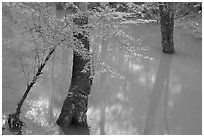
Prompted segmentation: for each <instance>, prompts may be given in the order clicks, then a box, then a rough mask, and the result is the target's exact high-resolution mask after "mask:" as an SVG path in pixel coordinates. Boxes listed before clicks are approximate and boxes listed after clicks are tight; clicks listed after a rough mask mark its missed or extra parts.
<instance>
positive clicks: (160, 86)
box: [143, 54, 173, 135]
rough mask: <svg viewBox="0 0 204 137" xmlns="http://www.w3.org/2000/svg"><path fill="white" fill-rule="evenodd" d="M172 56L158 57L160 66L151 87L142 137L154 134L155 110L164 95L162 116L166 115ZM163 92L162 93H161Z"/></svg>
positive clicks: (166, 128) (166, 123) (166, 126)
mask: <svg viewBox="0 0 204 137" xmlns="http://www.w3.org/2000/svg"><path fill="white" fill-rule="evenodd" d="M172 57H173V56H172V55H168V54H161V56H160V64H159V69H158V71H157V76H156V80H155V84H154V87H153V91H152V93H151V95H150V97H149V100H150V101H149V108H148V111H147V117H146V123H145V129H144V132H143V134H144V135H150V134H155V133H154V129H155V128H154V127H155V123H156V120H155V119H156V115H157V110H158V107H159V102H160V100H161V98H162V94H164V95H165V96H164V97H167V98H164V100H165V103H164V104H165V112H164V114H165V115H167V112H166V111H167V108H166V107H167V105H166V104H167V103H166V101H168V93H166V92H168V84H169V75H170V70H171V61H172ZM162 92H164V93H162ZM164 117H165V130H166V133H167V134H168V132H169V131H168V122H167V116H164Z"/></svg>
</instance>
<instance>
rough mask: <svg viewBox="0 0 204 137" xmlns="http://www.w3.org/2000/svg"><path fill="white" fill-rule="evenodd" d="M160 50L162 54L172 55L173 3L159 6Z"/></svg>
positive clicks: (173, 50)
mask: <svg viewBox="0 0 204 137" xmlns="http://www.w3.org/2000/svg"><path fill="white" fill-rule="evenodd" d="M159 9H160V17H161V18H160V24H161V37H162V48H163V52H164V53H174V52H175V49H174V41H173V32H174V3H173V2H164V3H162V4H160V5H159Z"/></svg>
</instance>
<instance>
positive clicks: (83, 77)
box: [56, 16, 92, 127]
mask: <svg viewBox="0 0 204 137" xmlns="http://www.w3.org/2000/svg"><path fill="white" fill-rule="evenodd" d="M74 23H75V24H76V25H79V26H83V25H85V24H88V18H87V17H85V16H81V17H79V18H75V19H74ZM85 33H86V32H85ZM85 35H86V34H81V33H78V34H77V35H74V37H75V38H77V39H78V40H80V41H81V42H82V44H83V45H84V48H85V49H86V50H87V51H89V40H88V37H87V36H85ZM89 61H90V59H87V58H83V56H82V55H79V54H78V53H77V52H76V51H74V52H73V69H72V78H71V85H70V89H69V92H68V95H67V97H66V99H65V101H64V104H63V107H62V110H61V113H60V115H59V117H58V120H57V122H56V123H57V124H58V125H59V126H60V127H69V126H70V125H79V126H85V127H88V125H87V116H86V112H87V107H88V95H89V94H90V90H91V85H92V79H91V78H89V77H90V74H91V72H90V70H87V71H86V72H81V71H82V70H83V69H84V67H85V65H86V64H87V63H88V62H89Z"/></svg>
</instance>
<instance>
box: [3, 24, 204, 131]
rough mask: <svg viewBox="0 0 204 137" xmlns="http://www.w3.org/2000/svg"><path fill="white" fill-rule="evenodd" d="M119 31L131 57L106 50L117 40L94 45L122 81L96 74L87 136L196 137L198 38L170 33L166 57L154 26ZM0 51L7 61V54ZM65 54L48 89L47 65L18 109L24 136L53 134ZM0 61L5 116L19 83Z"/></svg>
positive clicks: (66, 76)
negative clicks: (166, 136) (149, 136)
mask: <svg viewBox="0 0 204 137" xmlns="http://www.w3.org/2000/svg"><path fill="white" fill-rule="evenodd" d="M122 30H124V31H125V32H126V33H127V34H128V35H129V36H130V38H131V39H132V41H129V46H131V47H133V49H134V54H132V52H128V53H126V54H124V51H123V50H119V51H118V52H112V51H110V48H109V47H110V45H114V46H118V47H119V45H120V44H119V41H117V39H113V38H110V39H107V40H103V39H102V40H96V41H95V42H96V43H98V44H99V45H100V44H101V45H105V46H103V47H105V49H103V48H102V49H101V51H102V53H101V57H102V59H103V60H104V62H105V63H106V64H108V65H109V66H110V67H112V68H113V69H115V70H116V71H117V73H119V74H120V75H121V76H123V77H124V79H122V80H120V79H117V78H113V77H111V76H110V75H108V74H107V73H102V74H98V73H97V72H96V76H95V77H96V78H95V79H94V83H93V87H92V91H91V94H90V96H89V106H88V112H87V116H88V125H89V126H90V133H91V134H93V135H95V134H107V135H112V134H114V135H117V134H120V135H122V134H124V135H127V134H202V75H201V74H202V39H197V38H194V37H192V36H191V35H189V34H186V33H185V32H184V31H182V30H179V29H175V34H174V38H175V40H174V44H175V50H176V53H175V54H174V55H166V54H163V53H162V49H161V39H160V26H159V25H158V24H142V25H136V24H133V23H131V24H124V25H123V28H122ZM126 44H127V43H126ZM2 49H3V55H4V56H5V57H7V58H9V55H10V54H9V52H6V51H7V50H6V49H4V47H3V48H2ZM4 51H5V52H4ZM67 53H70V54H69V55H68V54H67ZM71 53H72V52H71V51H68V50H63V49H58V50H57V52H56V60H57V61H55V68H54V83H53V84H52V85H53V86H50V68H51V67H50V66H51V64H48V66H47V67H46V68H45V73H44V75H43V76H42V78H40V79H39V80H38V82H37V83H36V85H35V86H34V87H33V89H32V90H31V92H30V93H29V96H28V98H27V99H26V103H25V104H24V106H23V108H22V111H23V112H22V119H23V120H24V122H26V126H25V128H24V133H25V134H59V133H58V132H53V131H54V130H53V128H54V127H53V126H52V127H50V126H49V121H51V123H54V122H55V121H56V119H57V116H58V114H59V112H60V110H61V107H62V103H63V100H64V99H65V97H66V94H67V91H68V89H69V83H70V79H71V70H72V55H71ZM122 53H123V54H122ZM10 58H11V57H10ZM2 62H3V66H2V69H3V73H2V74H3V77H2V83H3V84H2V86H3V87H2V88H3V89H2V96H3V98H2V102H3V103H2V112H3V115H6V114H8V113H11V112H14V111H15V108H16V103H17V102H18V101H19V100H20V98H21V96H22V94H23V92H24V90H25V84H24V79H23V74H20V73H19V70H18V69H17V68H15V67H10V65H9V64H8V63H7V61H6V58H3V60H2ZM13 76H15V77H13ZM50 88H53V90H54V93H53V95H54V98H53V116H52V115H51V116H50V115H49V114H48V108H49V96H48V94H50ZM48 116H49V117H48Z"/></svg>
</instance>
